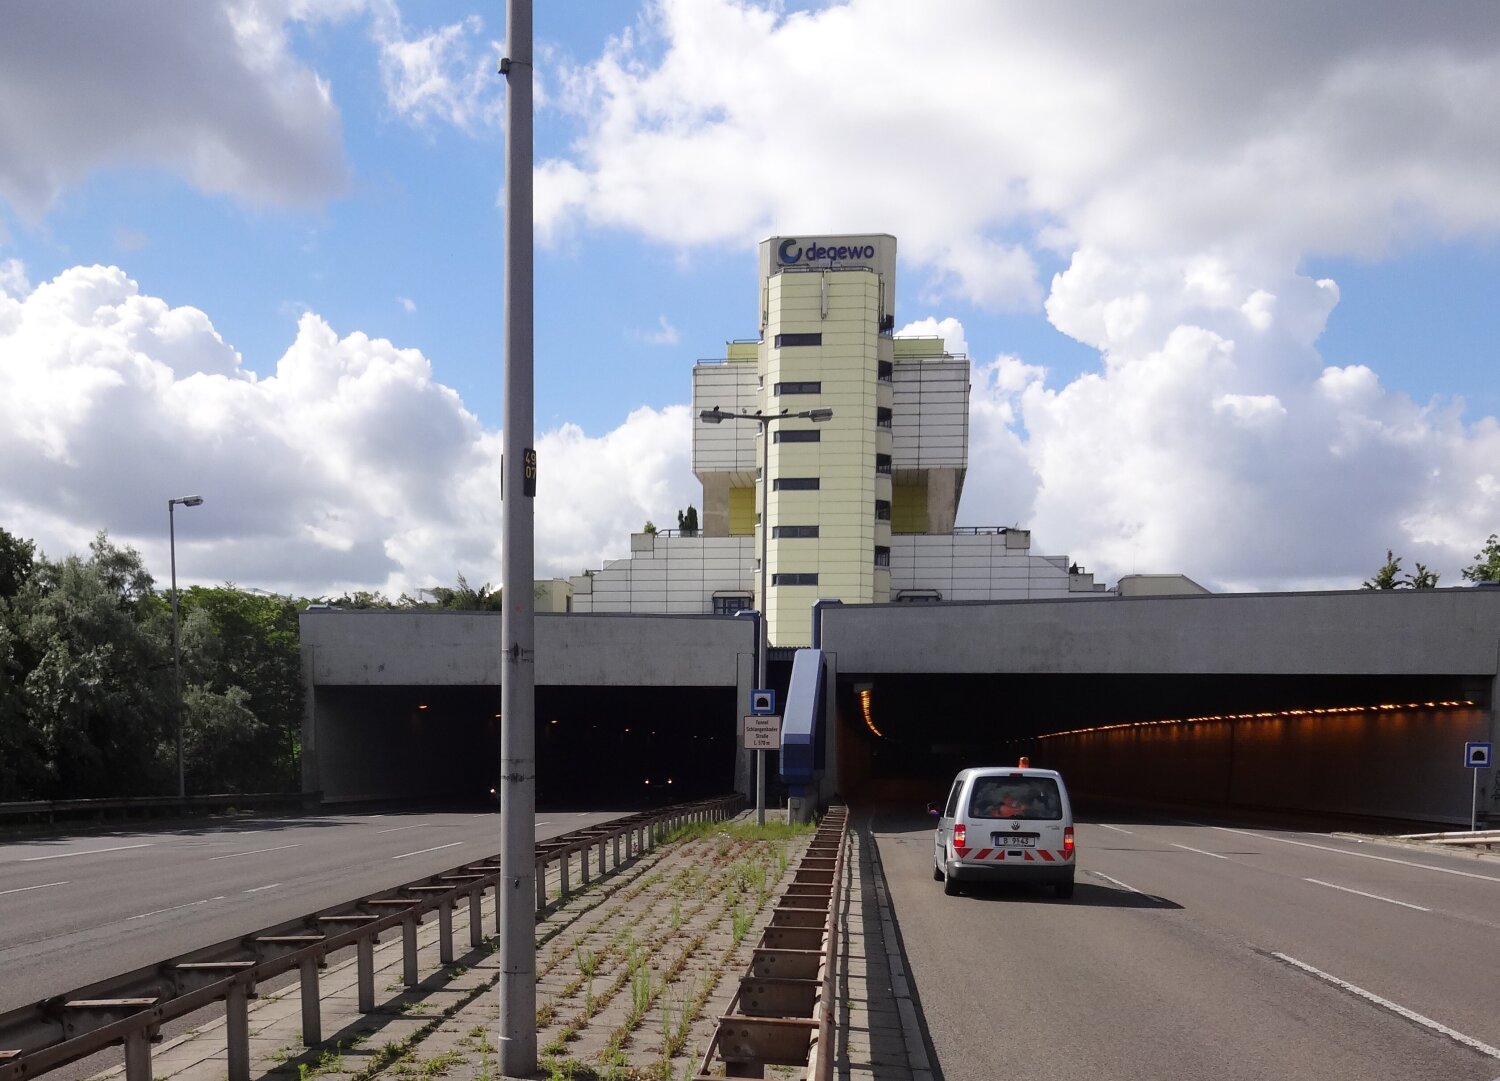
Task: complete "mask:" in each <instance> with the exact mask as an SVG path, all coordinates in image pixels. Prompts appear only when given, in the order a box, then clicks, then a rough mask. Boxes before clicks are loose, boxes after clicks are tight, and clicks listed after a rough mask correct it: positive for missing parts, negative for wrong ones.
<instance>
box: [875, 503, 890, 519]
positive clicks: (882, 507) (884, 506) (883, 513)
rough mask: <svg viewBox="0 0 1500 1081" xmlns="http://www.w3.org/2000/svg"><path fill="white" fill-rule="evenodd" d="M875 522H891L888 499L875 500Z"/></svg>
mask: <svg viewBox="0 0 1500 1081" xmlns="http://www.w3.org/2000/svg"><path fill="white" fill-rule="evenodd" d="M875 520H876V521H877V522H889V521H890V520H891V501H890V500H889V499H877V500H875Z"/></svg>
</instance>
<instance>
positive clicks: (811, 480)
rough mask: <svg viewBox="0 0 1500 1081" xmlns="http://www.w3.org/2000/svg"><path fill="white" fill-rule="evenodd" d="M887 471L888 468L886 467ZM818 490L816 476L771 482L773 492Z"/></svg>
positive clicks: (778, 478)
mask: <svg viewBox="0 0 1500 1081" xmlns="http://www.w3.org/2000/svg"><path fill="white" fill-rule="evenodd" d="M886 472H887V473H889V472H890V469H889V468H887V469H886ZM817 490H818V478H817V477H777V478H776V479H775V480H773V481H772V482H771V491H773V492H816V491H817Z"/></svg>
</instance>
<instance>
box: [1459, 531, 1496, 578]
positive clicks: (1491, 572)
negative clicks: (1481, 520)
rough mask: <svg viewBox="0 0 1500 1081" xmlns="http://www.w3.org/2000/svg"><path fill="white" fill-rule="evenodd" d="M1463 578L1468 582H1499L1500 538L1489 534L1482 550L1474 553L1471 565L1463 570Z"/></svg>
mask: <svg viewBox="0 0 1500 1081" xmlns="http://www.w3.org/2000/svg"><path fill="white" fill-rule="evenodd" d="M1463 576H1464V579H1465V580H1466V581H1469V582H1500V536H1497V535H1496V534H1494V533H1491V534H1490V538H1489V540H1487V541H1485V542H1484V550H1483V551H1481V552H1476V553H1474V563H1473V565H1472V566H1468V567H1465V568H1464V569H1463Z"/></svg>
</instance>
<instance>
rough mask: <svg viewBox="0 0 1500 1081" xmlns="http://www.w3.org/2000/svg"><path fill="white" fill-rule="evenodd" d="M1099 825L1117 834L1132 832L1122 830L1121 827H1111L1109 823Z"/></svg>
mask: <svg viewBox="0 0 1500 1081" xmlns="http://www.w3.org/2000/svg"><path fill="white" fill-rule="evenodd" d="M1097 825H1100V826H1103V827H1104V828H1105V829H1107V830H1114V831H1115V832H1116V833H1130V830H1125V829H1121V828H1120V827H1119V826H1111V825H1110V824H1109V823H1108V822H1099V823H1097ZM1130 835H1131V836H1132V837H1134V836H1135V834H1133V833H1130Z"/></svg>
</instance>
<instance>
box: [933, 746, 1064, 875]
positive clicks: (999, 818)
mask: <svg viewBox="0 0 1500 1081" xmlns="http://www.w3.org/2000/svg"><path fill="white" fill-rule="evenodd" d="M927 809H928V813H930V814H933V815H936V816H937V819H938V824H937V832H936V834H935V835H934V837H933V860H932V877H933V878H935V879H937V880H938V881H939V882H941V883H942V884H943V892H944V893H947V894H954V893H957V892H958V891H959V888H960V885H959V884H960V883H961V882H969V881H989V882H1042V883H1046V884H1048V885H1050V886H1052V888H1053V889H1054V890H1056V891H1057V896H1059V897H1072V896H1073V873H1074V869H1075V868H1076V866H1077V864H1078V859H1077V851H1076V848H1075V844H1074V839H1073V806H1072V804H1071V803H1069V801H1068V789H1067V786H1066V785H1064V784H1063V779H1062V775H1061V774H1059V773H1058V772H1057V771H1056V770H1050V769H1032V768H1031V767H1030V766H1026V765H1022V766H983V767H979V768H975V769H966V770H963V771H961V772H960V773H959V775H958V776H957V777H955V778H953V787H952V789H951V790H950V791H949V792H948V799H947V802H946V803H943V804H936V803H934V804H930V805H929V806H928V808H927Z"/></svg>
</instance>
